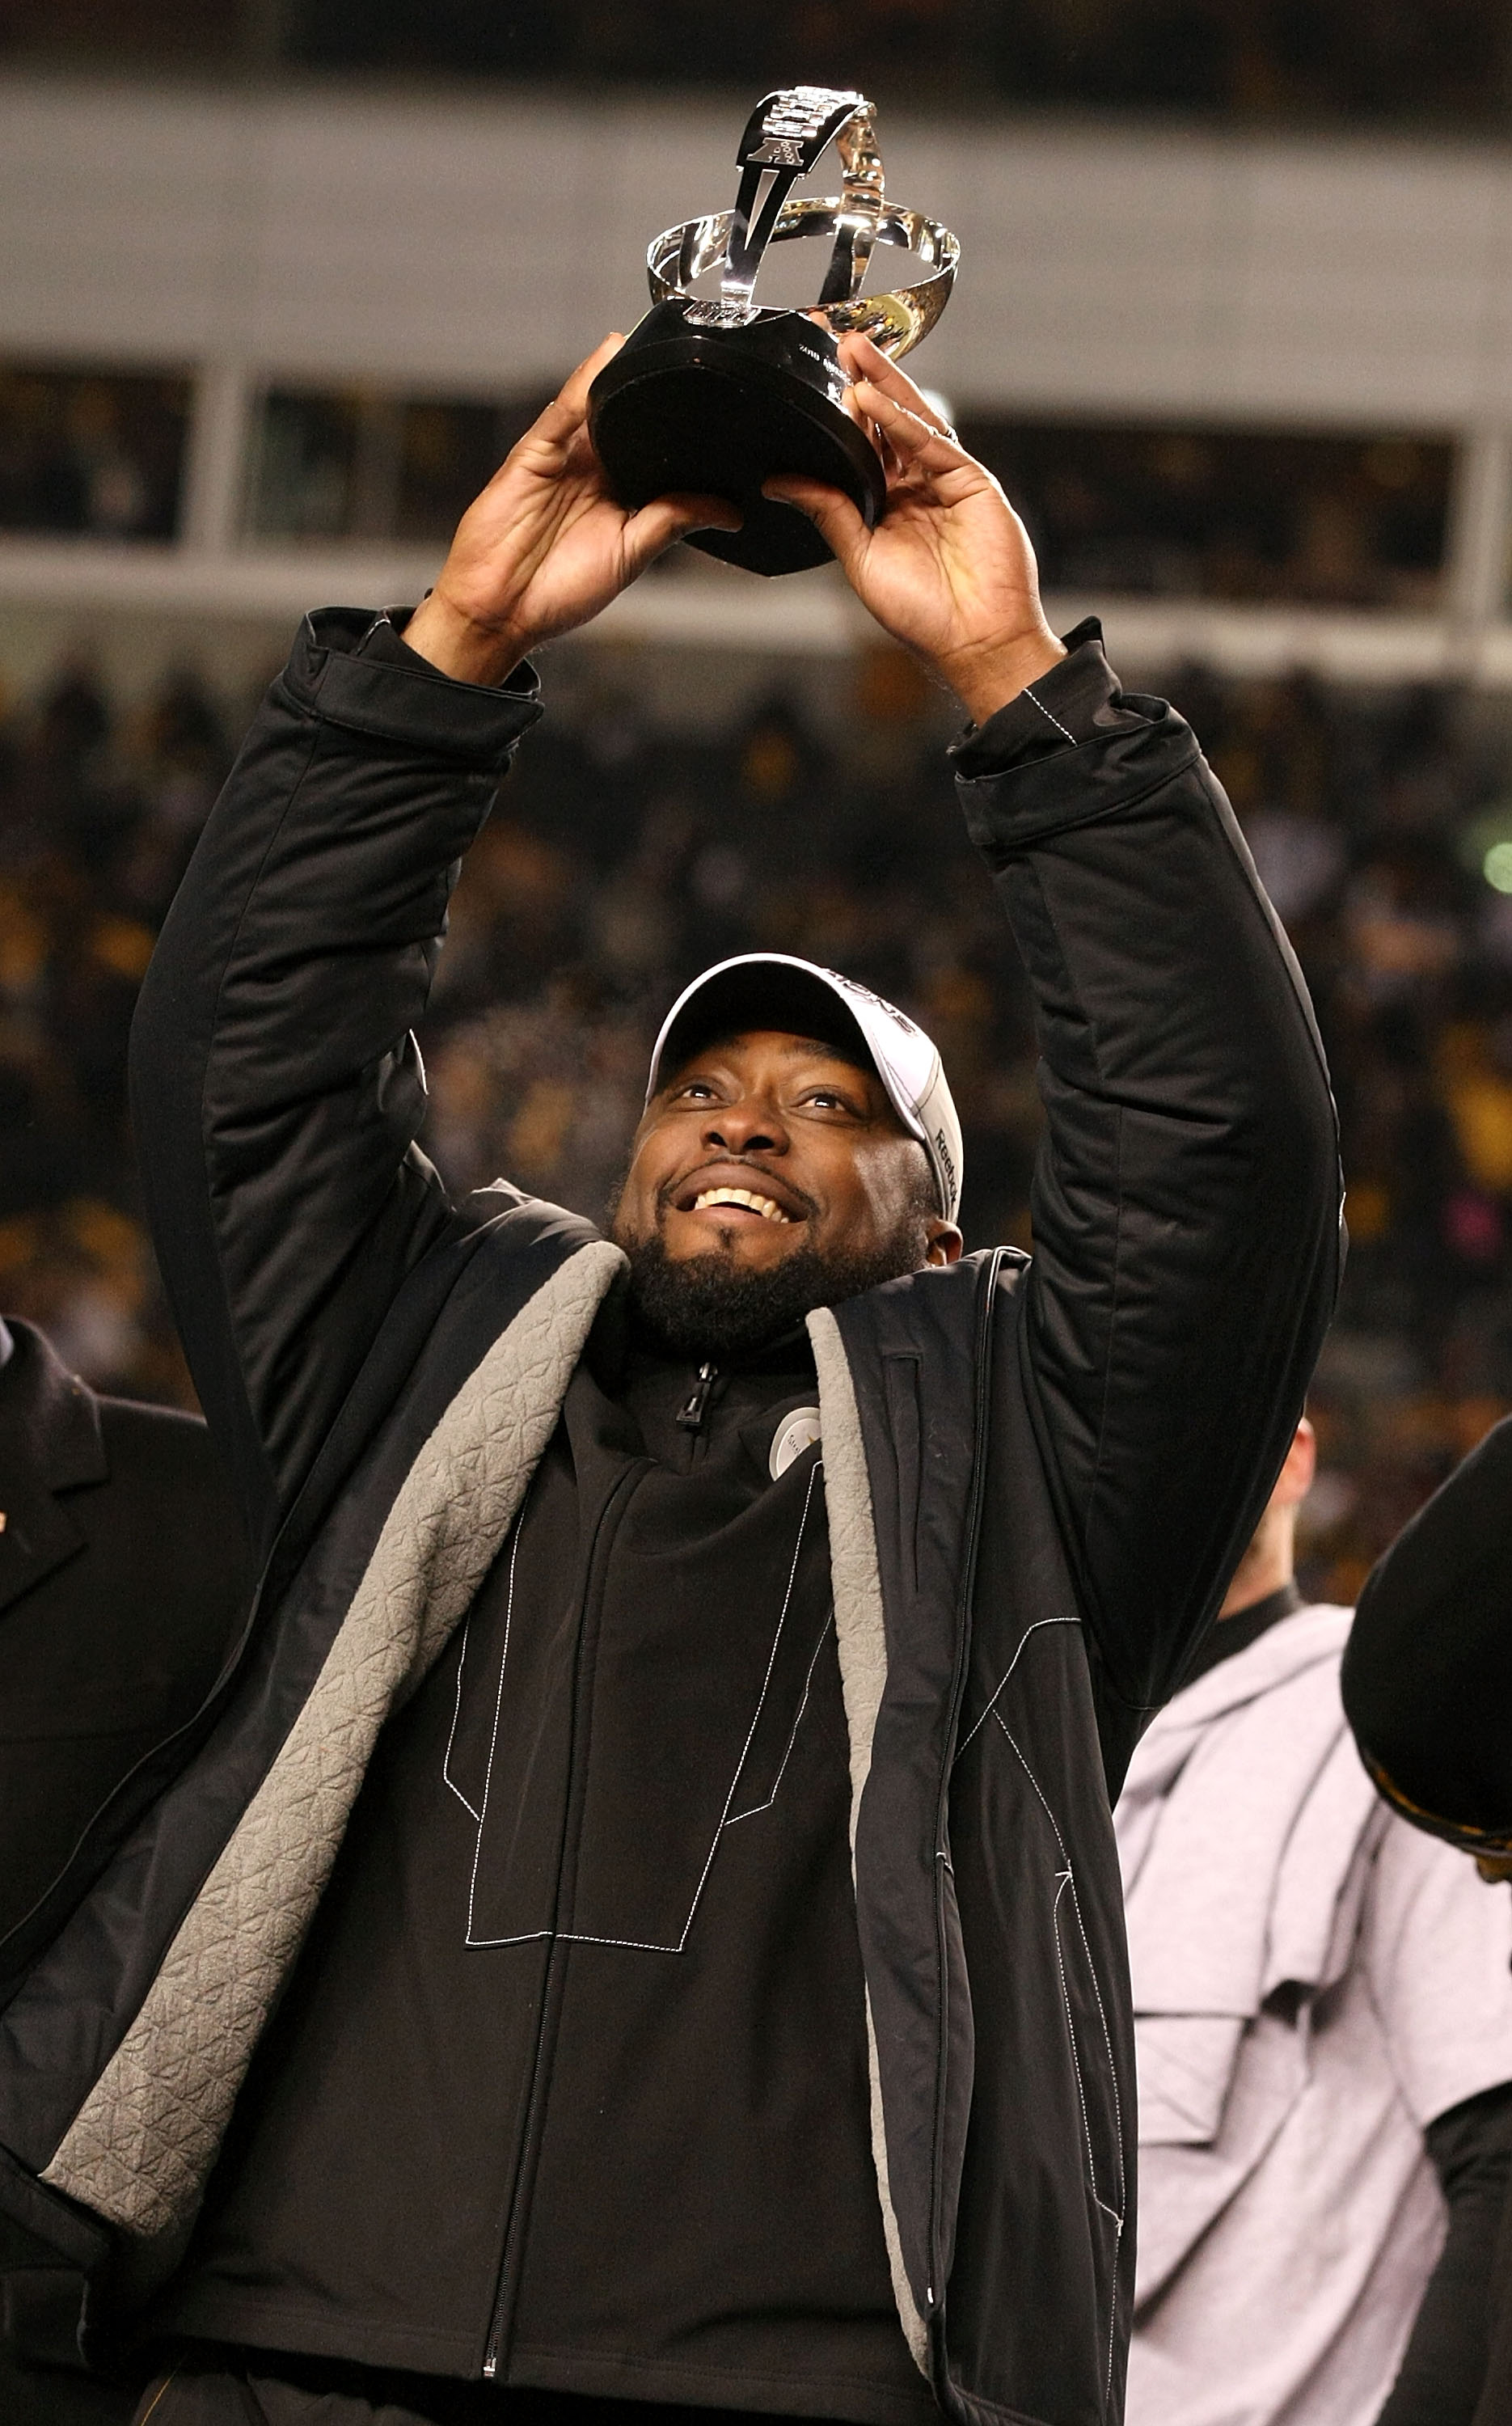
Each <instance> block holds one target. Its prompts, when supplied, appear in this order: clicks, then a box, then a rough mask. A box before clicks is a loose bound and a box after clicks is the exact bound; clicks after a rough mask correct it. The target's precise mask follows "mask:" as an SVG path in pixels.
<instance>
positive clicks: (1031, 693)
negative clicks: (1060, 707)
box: [1023, 683, 1081, 750]
mask: <svg viewBox="0 0 1512 2426" xmlns="http://www.w3.org/2000/svg"><path fill="white" fill-rule="evenodd" d="M1023 695H1024V697H1025V699H1032V700H1033V701H1034V704H1035V705H1036V707H1037V709H1038V710H1039V713H1040V715H1041V716H1050V710H1049V708H1048V707H1047V706H1046V705H1045V703H1044V701H1043V700H1042V699H1040V698H1039V697H1038V696H1037V693H1036V691H1035V688H1034V686H1033V684H1032V683H1025V684H1024V687H1023ZM1050 720H1051V723H1052V724H1053V725H1054V728H1055V730H1056V732H1057V733H1065V734H1066V738H1067V740H1068V741H1069V742H1070V745H1071V748H1072V749H1073V750H1078V749H1080V747H1081V744H1080V742H1079V741H1078V740H1077V738H1076V736H1075V734H1074V733H1069V732H1067V730H1066V727H1065V725H1064V724H1062V722H1061V720H1060V719H1059V717H1058V716H1050Z"/></svg>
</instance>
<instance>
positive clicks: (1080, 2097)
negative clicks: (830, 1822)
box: [992, 1646, 1127, 2391]
mask: <svg viewBox="0 0 1512 2426" xmlns="http://www.w3.org/2000/svg"><path fill="white" fill-rule="evenodd" d="M1021 1647H1022V1646H1021ZM992 1716H993V1718H994V1719H995V1720H996V1722H997V1724H998V1725H999V1726H1000V1727H1001V1728H1002V1730H1003V1732H1004V1734H1005V1736H1006V1738H1007V1739H1008V1741H1009V1743H1010V1744H1011V1745H1012V1746H1013V1750H1014V1754H1015V1755H1016V1757H1017V1759H1018V1762H1019V1765H1020V1767H1021V1769H1022V1771H1023V1773H1024V1775H1025V1777H1026V1778H1027V1779H1028V1780H1029V1783H1030V1785H1031V1786H1032V1787H1034V1790H1035V1792H1036V1794H1037V1796H1038V1799H1039V1805H1040V1808H1041V1810H1042V1811H1043V1812H1044V1815H1045V1818H1046V1819H1047V1820H1049V1822H1050V1824H1051V1828H1052V1830H1053V1831H1054V1837H1055V1843H1056V1846H1057V1847H1058V1849H1059V1852H1060V1857H1061V1860H1062V1861H1063V1862H1064V1863H1065V1865H1066V1867H1065V1868H1064V1869H1063V1870H1057V1871H1056V1873H1055V1900H1054V1904H1053V1906H1052V1908H1051V1926H1052V1928H1053V1929H1054V1933H1055V1966H1056V1969H1057V1970H1058V1971H1059V1973H1060V1996H1061V2004H1062V2006H1063V2007H1064V2009H1065V2014H1066V2036H1067V2040H1068V2042H1069V2044H1070V2050H1071V2068H1072V2070H1073V2071H1074V2073H1075V2075H1076V2097H1077V2103H1078V2104H1079V2106H1080V2107H1081V2110H1082V2130H1083V2133H1084V2135H1085V2137H1086V2171H1087V2178H1088V2180H1089V2181H1090V2183H1091V2185H1092V2197H1093V2200H1094V2202H1095V2204H1096V2205H1097V2206H1098V2207H1100V2208H1102V2213H1103V2214H1104V2215H1105V2216H1106V2217H1107V2219H1108V2222H1109V2223H1110V2224H1112V2226H1113V2228H1114V2233H1115V2236H1116V2239H1115V2244H1114V2252H1113V2265H1114V2273H1115V2278H1117V2272H1118V2247H1119V2245H1120V2244H1121V2242H1122V2240H1123V2216H1122V2214H1121V2213H1119V2212H1116V2211H1115V2209H1114V2208H1111V2207H1109V2205H1108V2203H1107V2201H1106V2199H1104V2198H1102V2197H1101V2196H1100V2195H1099V2192H1098V2186H1097V2168H1096V2165H1095V2164H1094V2162H1093V2159H1092V2127H1091V2124H1090V2122H1089V2120H1088V2118H1087V2111H1086V2090H1085V2088H1084V2086H1083V2082H1082V2062H1081V2058H1080V2056H1079V2055H1078V2054H1077V2051H1076V2028H1075V2025H1074V2023H1073V2022H1072V2020H1071V2000H1070V1991H1069V1989H1068V1987H1067V1984H1066V1964H1065V1958H1064V1957H1063V1955H1062V1953H1061V1949H1060V1899H1061V1895H1062V1893H1063V1891H1064V1890H1065V1889H1066V1888H1067V1887H1070V1891H1071V1910H1072V1912H1073V1913H1074V1914H1075V1916H1076V1927H1077V1931H1078V1933H1079V1934H1080V1937H1081V1940H1082V1949H1083V1951H1084V1953H1085V1954H1086V1967H1087V1970H1088V1972H1089V1973H1090V1974H1091V1980H1092V1994H1093V1995H1094V1996H1095V1997H1096V1998H1097V2011H1098V2019H1099V2021H1100V2022H1101V2023H1102V2043H1103V2046H1104V2048H1105V2049H1106V2052H1107V2059H1108V2078H1109V2079H1110V2080H1111V2082H1112V2084H1113V2113H1114V2121H1115V2125H1116V2127H1117V2133H1118V2206H1119V2208H1123V2207H1124V2206H1126V2204H1127V2201H1126V2198H1125V2193H1124V2178H1123V2105H1122V2101H1121V2100H1120V2098H1119V2096H1118V2067H1117V2065H1116V2064H1115V2062H1114V2061H1113V2041H1112V2039H1111V2038H1110V2037H1109V2035H1108V2016H1107V2011H1106V2008H1105V2007H1104V2005H1103V2002H1102V1988H1101V1987H1100V1986H1099V1984H1098V1976H1097V1966H1096V1965H1095V1964H1094V1963H1093V1961H1092V1949H1091V1947H1090V1946H1089V1945H1088V1944H1087V1937H1086V1924H1085V1923H1084V1921H1083V1919H1082V1907H1081V1902H1080V1900H1079V1898H1078V1896H1077V1893H1076V1881H1075V1879H1074V1877H1073V1876H1072V1874H1071V1859H1070V1854H1069V1853H1068V1852H1067V1851H1066V1839H1065V1837H1064V1836H1062V1835H1061V1833H1060V1823H1059V1821H1058V1820H1056V1818H1055V1815H1054V1811H1052V1809H1051V1807H1050V1804H1049V1803H1048V1802H1047V1800H1046V1798H1045V1794H1044V1791H1043V1789H1042V1787H1041V1786H1040V1783H1039V1780H1038V1778H1037V1776H1036V1775H1035V1773H1034V1771H1033V1770H1032V1769H1031V1768H1030V1766H1029V1763H1028V1761H1027V1760H1026V1759H1025V1758H1024V1755H1023V1748H1022V1746H1021V1744H1020V1742H1019V1740H1018V1739H1017V1737H1016V1736H1015V1735H1014V1733H1013V1730H1012V1728H1011V1727H1010V1726H1009V1725H1008V1723H1007V1721H1006V1720H1005V1718H1004V1716H1003V1714H1002V1712H1001V1710H994V1711H993V1712H992ZM1117 2322H1118V2294H1117V2280H1116V2279H1115V2289H1114V2291H1113V2294H1112V2296H1110V2298H1109V2301H1108V2363H1107V2369H1106V2372H1105V2375H1104V2379H1103V2389H1104V2391H1106V2389H1107V2387H1108V2386H1110V2385H1111V2384H1112V2382H1113V2351H1114V2337H1115V2329H1116V2326H1117Z"/></svg>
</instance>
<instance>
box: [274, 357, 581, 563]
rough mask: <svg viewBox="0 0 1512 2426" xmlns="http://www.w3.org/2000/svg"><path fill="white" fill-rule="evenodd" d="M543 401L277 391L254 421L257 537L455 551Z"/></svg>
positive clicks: (362, 390)
mask: <svg viewBox="0 0 1512 2426" xmlns="http://www.w3.org/2000/svg"><path fill="white" fill-rule="evenodd" d="M545 401H546V398H545V396H528V397H523V398H516V399H514V400H512V401H507V402H498V401H491V402H484V403H478V402H473V401H459V400H457V399H448V398H438V397H432V396H394V395H393V394H391V393H388V392H385V391H382V390H378V389H375V388H370V387H355V386H354V387H346V388H320V389H314V388H293V387H276V388H270V389H268V390H267V391H266V392H265V394H264V396H262V398H261V399H260V402H259V406H258V410H257V413H256V417H255V424H254V432H253V440H252V450H251V463H250V478H249V489H248V502H247V515H246V524H247V528H248V530H249V532H250V533H251V534H252V535H253V536H255V537H257V538H261V539H332V540H359V541H360V540H376V541H384V540H388V541H392V540H401V541H403V540H410V541H414V542H439V541H442V540H445V539H448V538H449V537H450V535H451V533H452V531H453V529H454V528H455V526H456V525H457V522H458V517H459V516H460V515H461V514H462V513H463V512H465V510H466V509H467V508H468V506H470V505H471V504H472V502H473V499H474V498H475V496H476V494H477V493H478V491H479V490H480V489H481V488H482V487H483V486H484V484H485V483H486V482H487V481H488V480H489V479H490V478H491V477H492V475H493V474H494V473H495V472H496V471H497V470H498V468H499V465H500V464H501V463H502V462H503V461H504V458H505V456H506V455H507V453H508V451H509V449H510V447H511V446H512V445H514V443H515V440H516V439H517V438H519V437H520V436H521V435H522V433H523V431H524V430H525V429H528V428H529V426H530V424H531V422H532V421H533V420H534V419H535V417H536V415H537V413H538V412H539V411H540V409H541V406H542V405H543V404H544V403H545Z"/></svg>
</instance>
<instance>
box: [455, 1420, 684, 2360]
mask: <svg viewBox="0 0 1512 2426" xmlns="http://www.w3.org/2000/svg"><path fill="white" fill-rule="evenodd" d="M650 1466H651V1459H650V1458H648V1457H639V1458H636V1459H635V1463H634V1464H633V1465H631V1466H630V1467H629V1468H627V1470H626V1472H625V1473H624V1474H622V1475H621V1476H620V1478H619V1481H618V1482H617V1483H616V1484H615V1486H614V1489H613V1490H612V1491H611V1492H610V1494H609V1496H608V1497H607V1499H606V1500H605V1501H604V1503H603V1508H602V1509H601V1510H600V1512H599V1520H598V1523H597V1524H596V1525H595V1527H594V1528H593V1541H592V1545H591V1546H590V1548H589V1551H588V1557H587V1567H586V1569H585V1571H584V1588H583V1599H582V1603H581V1606H580V1608H579V1611H578V1658H579V1660H581V1658H582V1648H583V1637H584V1635H585V1633H586V1632H587V1620H588V1613H589V1609H590V1606H591V1605H592V1603H593V1602H594V1600H595V1597H596V1595H598V1594H600V1593H602V1588H603V1575H604V1570H605V1566H606V1563H607V1554H608V1547H609V1545H610V1543H611V1542H612V1541H613V1538H614V1535H615V1534H616V1533H617V1532H618V1531H619V1522H620V1518H621V1517H622V1515H623V1513H624V1509H625V1505H626V1502H627V1501H628V1500H629V1498H630V1496H631V1495H632V1493H633V1492H634V1490H635V1487H636V1485H637V1484H638V1483H639V1482H640V1481H641V1480H642V1479H643V1477H644V1476H645V1475H646V1473H647V1472H648V1470H649V1469H650ZM584 1681H585V1680H584V1677H583V1674H582V1670H581V1667H580V1668H579V1670H578V1672H577V1674H576V1676H575V1677H574V1682H573V1694H572V1700H573V1713H572V1739H571V1747H570V1751H569V1757H568V1775H567V1788H566V1794H565V1798H564V1803H563V1811H562V1834H561V1842H560V1845H559V1846H558V1849H557V1856H556V1895H557V1904H558V1914H559V1910H560V1898H561V1890H562V1875H563V1871H564V1869H565V1868H566V1865H567V1856H568V1842H569V1834H570V1831H571V1829H572V1827H573V1824H574V1806H575V1789H576V1787H577V1785H578V1782H579V1762H580V1760H581V1759H583V1758H584V1757H586V1751H587V1747H586V1745H585V1744H584V1743H583V1742H582V1741H581V1740H580V1737H579V1728H580V1724H581V1719H580V1708H581V1702H580V1697H581V1693H582V1689H583V1684H584ZM576 1817H577V1822H578V1824H579V1826H580V1825H581V1813H578V1814H577V1815H576ZM561 1944H562V1942H561V1939H560V1937H559V1936H558V1935H556V1934H555V1932H554V1934H553V1939H552V1947H551V1952H550V1954H549V1956H548V1958H547V1963H546V1968H545V1972H544V1974H543V1976H542V1980H541V1992H540V2021H539V2026H538V2029H537V2031H536V2046H535V2052H534V2055H533V2056H532V2058H531V2068H530V2087H529V2091H528V2093H527V2094H526V2098H525V2119H524V2126H523V2130H522V2132H521V2140H520V2156H519V2160H518V2162H517V2164H516V2166H515V2176H514V2182H513V2185H512V2188H511V2190H510V2194H509V2207H508V2212H507V2215H506V2217H505V2224H504V2232H503V2235H502V2237H501V2240H500V2246H499V2264H498V2271H497V2272H496V2274H495V2276H494V2288H493V2304H492V2308H491V2315H490V2321H489V2340H488V2350H487V2353H485V2356H484V2360H483V2374H484V2378H485V2380H486V2381H488V2382H493V2381H495V2380H496V2379H497V2377H498V2373H499V2364H500V2358H501V2354H502V2353H503V2350H504V2344H505V2337H506V2335H507V2332H508V2329H509V2323H510V2316H509V2311H510V2308H511V2306H512V2305H513V2294H512V2291H511V2286H510V2260H511V2258H512V2256H513V2255H514V2252H515V2250H516V2248H517V2246H518V2244H519V2237H520V2233H521V2231H522V2229H523V2226H524V2224H525V2223H526V2221H527V2220H528V2208H529V2205H530V2200H531V2194H532V2190H533V2187H534V2181H535V2168H536V2159H537V2157H538V2156H539V2140H540V2129H541V2125H542V2119H543V2114H544V2096H545V2093H546V2091H547V2089H548V2088H549V2083H550V2070H551V2050H550V2049H549V2048H548V2045H547V2042H548V2040H550V2041H551V2043H552V2047H555V2035H556V2029H557V2026H558V2024H559V2022H560V2013H559V2011H558V2010H557V2000H556V1999H555V1998H554V1993H553V1992H554V1989H555V1985H556V1973H557V1969H558V1965H559V1963H560V1960H561Z"/></svg>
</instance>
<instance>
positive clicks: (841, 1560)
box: [809, 1306, 928, 2375]
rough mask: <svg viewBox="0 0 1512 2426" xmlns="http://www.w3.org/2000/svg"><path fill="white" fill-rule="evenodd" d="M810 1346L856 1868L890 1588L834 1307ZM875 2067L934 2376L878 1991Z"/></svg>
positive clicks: (896, 2272)
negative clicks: (889, 2112) (884, 2062)
mask: <svg viewBox="0 0 1512 2426" xmlns="http://www.w3.org/2000/svg"><path fill="white" fill-rule="evenodd" d="M809 1338H810V1341H811V1343H812V1348H813V1362H814V1369H815V1370H816V1372H817V1373H818V1376H819V1424H820V1431H821V1433H822V1436H823V1441H824V1449H823V1455H824V1482H825V1507H826V1510H827V1512H828V1519H829V1573H830V1579H831V1581H832V1583H833V1586H834V1594H835V1645H836V1649H837V1650H838V1652H839V1655H840V1686H841V1692H842V1694H843V1696H844V1704H845V1728H846V1732H847V1734H848V1735H849V1737H850V1847H851V1860H852V1865H853V1867H854V1862H855V1853H856V1822H857V1819H858V1816H859V1814H860V1811H861V1795H862V1794H863V1792H864V1791H865V1787H866V1780H867V1778H868V1776H869V1775H870V1774H871V1767H872V1738H873V1735H874V1734H875V1733H876V1729H877V1711H878V1709H879V1708H880V1706H881V1701H882V1691H883V1688H884V1687H885V1685H886V1683H887V1633H886V1629H885V1627H884V1625H883V1622H882V1579H881V1576H880V1574H879V1572H878V1569H877V1523H876V1518H875V1516H874V1514H873V1512H872V1486H871V1482H870V1480H869V1478H868V1476H867V1472H866V1450H865V1447H864V1444H863V1442H862V1440H861V1415H860V1412H859V1410H858V1408H857V1405H856V1388H855V1384H854V1383H853V1382H852V1380H851V1377H850V1366H849V1363H848V1361H847V1359H846V1355H845V1349H844V1341H843V1340H842V1338H841V1336H840V1325H839V1324H838V1322H837V1321H836V1320H835V1318H834V1316H833V1315H832V1314H831V1313H830V1311H829V1309H828V1306H820V1307H819V1308H818V1309H817V1311H816V1312H814V1313H813V1314H811V1315H810V1317H809ZM866 2060H867V2062H866V2068H867V2074H868V2078H869V2080H870V2085H871V2106H872V2159H873V2162H874V2163H875V2165H876V2167H877V2195H878V2197H879V2198H880V2200H881V2203H882V2232H883V2237H884V2239H885V2240H886V2242H887V2262H888V2265H889V2267H890V2269H891V2271H892V2275H893V2298H894V2300H895V2301H896V2302H897V2309H898V2321H899V2322H900V2323H901V2325H902V2327H903V2333H904V2338H905V2339H906V2341H907V2342H908V2345H909V2350H910V2351H911V2352H912V2353H913V2357H914V2360H915V2363H916V2364H917V2366H918V2367H919V2369H920V2370H921V2372H922V2373H924V2374H925V2375H927V2373H928V2357H927V2348H928V2336H927V2330H926V2328H925V2321H924V2319H923V2317H921V2315H920V2314H919V2310H918V2307H917V2305H915V2302H914V2297H913V2289H912V2286H911V2285H910V2283H909V2277H908V2273H907V2271H906V2269H905V2267H904V2263H903V2242H902V2237H901V2235H900V2233H899V2231H898V2220H897V2214H896V2211H895V2209H894V2208H893V2192H892V2189H891V2187H890V2185H889V2181H888V2166H887V2124H886V2118H885V2116H884V2114H883V2111H882V2077H881V2070H880V2067H879V2064H878V2062H877V2026H876V2023H875V2022H874V2020H873V2018H872V1999H871V1994H870V1991H868V1993H867V1997H866Z"/></svg>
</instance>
